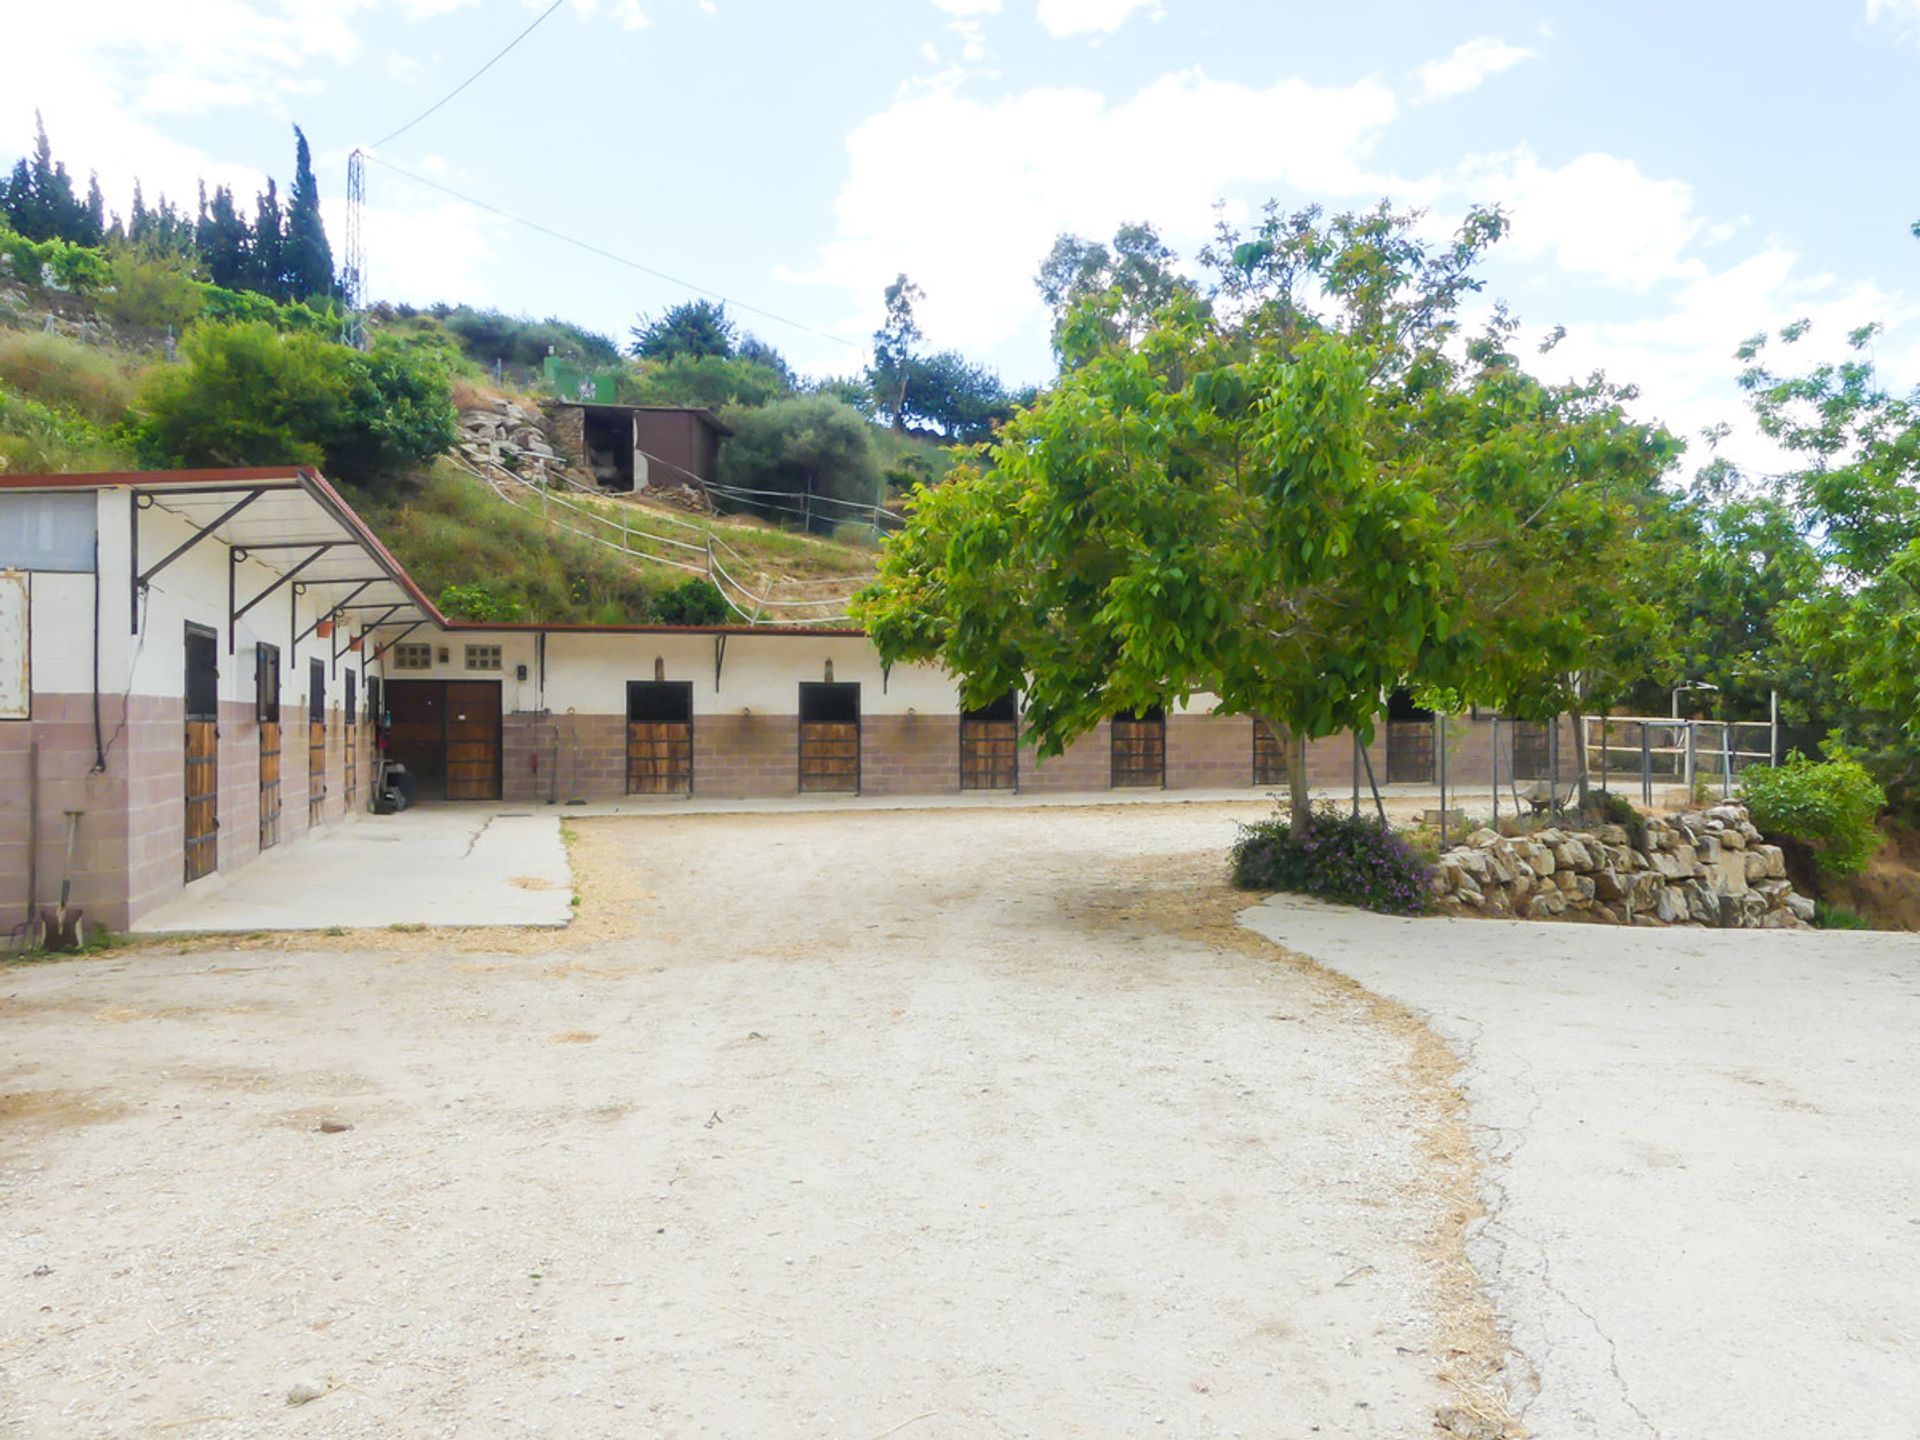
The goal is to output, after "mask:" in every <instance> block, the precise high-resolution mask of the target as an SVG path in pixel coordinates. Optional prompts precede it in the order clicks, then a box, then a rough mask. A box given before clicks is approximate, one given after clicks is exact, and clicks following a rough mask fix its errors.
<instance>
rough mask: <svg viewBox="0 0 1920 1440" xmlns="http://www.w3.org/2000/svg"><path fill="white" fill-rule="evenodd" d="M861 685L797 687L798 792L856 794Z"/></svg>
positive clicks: (817, 684) (858, 776) (858, 764)
mask: <svg viewBox="0 0 1920 1440" xmlns="http://www.w3.org/2000/svg"><path fill="white" fill-rule="evenodd" d="M859 789H860V686H859V685H858V684H857V683H856V684H834V683H832V682H830V681H829V682H826V683H812V684H803V685H801V687H800V793H801V794H803V795H807V794H814V793H823V792H837V793H846V792H852V793H856V794H857V793H858V792H859Z"/></svg>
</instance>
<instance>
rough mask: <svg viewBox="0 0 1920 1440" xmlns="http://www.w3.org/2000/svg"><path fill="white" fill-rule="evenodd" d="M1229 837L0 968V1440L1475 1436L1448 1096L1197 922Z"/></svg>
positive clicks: (1048, 841) (616, 870)
mask: <svg viewBox="0 0 1920 1440" xmlns="http://www.w3.org/2000/svg"><path fill="white" fill-rule="evenodd" d="M1257 808H1258V807H1249V806H1240V807H1223V806H1139V807H1130V808H1107V809H1084V810H1067V809H1051V810H1047V809H1035V810H1007V811H995V812H946V813H940V812H931V813H928V812H887V813H870V814H859V815H783V816H779V817H752V816H711V817H683V818H645V819H615V820H599V821H587V822H582V823H580V824H578V825H577V826H576V827H575V828H576V831H577V834H576V837H575V842H574V847H573V850H574V859H575V863H576V871H577V876H578V883H579V886H580V889H581V893H582V898H583V904H582V907H581V919H580V921H579V922H578V923H577V924H576V926H575V927H574V929H573V930H572V931H570V932H567V933H566V934H563V935H557V936H556V935H552V934H548V935H545V936H540V935H531V934H525V933H516V934H509V935H501V934H499V933H497V932H495V933H492V934H480V933H477V932H466V933H454V934H445V935H443V934H435V933H427V934H418V933H409V934H389V933H382V932H371V933H361V934H356V935H348V936H344V937H340V938H337V939H326V938H319V937H310V938H303V939H300V940H298V941H291V942H285V941H282V942H255V943H251V944H245V945H238V946H231V947H224V948H218V949H208V948H200V949H194V948H191V947H178V946H159V947H149V948H145V949H139V950H133V951H128V952H125V953H121V954H118V955H109V956H105V957H94V958H88V959H82V960H77V961H71V962H63V963H57V964H40V965H33V966H25V967H14V968H11V969H5V970H0V1434H5V1435H7V1436H9V1437H22V1440H25V1437H62V1440H65V1437H71V1436H80V1435H85V1436H89V1437H133V1436H140V1437H153V1436H158V1437H176V1436H177V1437H186V1440H195V1437H206V1436H228V1437H242V1436H244V1437H259V1436H301V1437H326V1436H380V1437H412V1436H455V1435H459V1436H481V1435H485V1436H507V1435H514V1436H551V1437H597V1436H621V1437H631V1436H712V1437H726V1436H738V1437H769V1436H784V1435H808V1436H847V1437H854V1440H879V1437H884V1436H900V1437H904V1440H920V1437H934V1436H939V1437H962V1436H978V1437H987V1436H993V1437H1000V1436H1041V1437H1054V1436H1073V1435H1079V1436H1100V1437H1110V1436H1135V1435H1139V1436H1194V1437H1198V1436H1248V1437H1252V1436H1260V1437H1268V1436H1289V1437H1291V1436H1299V1437H1304V1436H1307V1435H1309V1434H1311V1433H1313V1432H1315V1431H1316V1430H1317V1431H1318V1433H1320V1434H1322V1435H1328V1436H1332V1435H1339V1436H1378V1437H1424V1436H1430V1435H1432V1434H1433V1433H1434V1432H1433V1417H1434V1415H1435V1412H1436V1408H1437V1407H1445V1406H1455V1405H1461V1404H1463V1403H1464V1404H1466V1405H1468V1406H1471V1407H1478V1408H1481V1409H1484V1410H1487V1411H1488V1412H1489V1413H1493V1412H1497V1410H1498V1403H1497V1401H1493V1400H1489V1399H1485V1398H1475V1396H1476V1389H1475V1387H1476V1385H1477V1383H1478V1382H1480V1381H1483V1380H1485V1379H1486V1377H1487V1373H1488V1370H1489V1367H1490V1366H1491V1364H1492V1363H1493V1359H1494V1353H1495V1346H1494V1343H1493V1337H1492V1328H1491V1321H1490V1318H1489V1317H1488V1314H1487V1312H1486V1309H1485V1306H1484V1303H1483V1302H1482V1301H1481V1299H1480V1297H1479V1295H1478V1293H1477V1291H1476V1290H1475V1289H1474V1287H1473V1284H1472V1282H1471V1277H1470V1273H1469V1272H1468V1271H1467V1270H1466V1269H1465V1266H1464V1262H1463V1260H1462V1250H1461V1243H1460V1231H1461V1228H1462V1226H1463V1225H1464V1224H1465V1223H1466V1221H1467V1220H1468V1219H1469V1218H1470V1214H1469V1211H1468V1209H1467V1208H1466V1207H1467V1205H1468V1203H1469V1202H1468V1201H1466V1200H1465V1199H1463V1197H1467V1196H1471V1195H1472V1194H1473V1193H1474V1191H1475V1185H1474V1179H1473V1176H1472V1174H1471V1172H1470V1162H1469V1161H1468V1160H1467V1159H1466V1156H1467V1147H1466V1145H1465V1140H1464V1134H1465V1131H1464V1127H1463V1125H1462V1121H1461V1117H1460V1112H1459V1109H1458V1097H1457V1095H1456V1094H1455V1092H1454V1091H1453V1090H1452V1088H1451V1078H1450V1064H1449V1062H1448V1061H1447V1060H1446V1058H1445V1052H1444V1051H1441V1050H1439V1049H1438V1047H1437V1045H1436V1044H1435V1043H1434V1042H1433V1041H1432V1039H1431V1037H1430V1036H1427V1035H1426V1034H1425V1032H1424V1031H1422V1030H1421V1029H1420V1028H1419V1027H1417V1026H1415V1025H1413V1024H1412V1022H1410V1021H1409V1020H1408V1019H1407V1018H1406V1015H1405V1013H1404V1012H1400V1011H1397V1010H1395V1009H1394V1008H1393V1007H1391V1006H1389V1005H1387V1004H1386V1003H1385V1002H1381V1001H1377V1000H1374V999H1372V998H1371V997H1369V996H1367V995H1366V994H1365V992H1363V991H1360V990H1358V988H1357V987H1354V986H1352V985H1351V984H1350V982H1346V981H1343V980H1339V979H1337V978H1335V977H1332V976H1330V975H1328V974H1327V973H1325V972H1321V971H1319V970H1317V969H1315V968H1314V967H1312V966H1311V965H1309V964H1307V963H1305V962H1302V961H1297V960H1293V959H1291V958H1289V957H1288V956H1287V955H1286V954H1285V953H1284V952H1282V951H1281V950H1279V949H1278V948H1277V947H1273V946H1271V945H1269V944H1268V942H1266V941H1263V940H1258V939H1256V938H1254V937H1252V936H1250V935H1248V934H1247V933H1246V932H1244V931H1242V930H1241V929H1240V928H1239V927H1237V926H1235V925H1234V924H1233V923H1232V916H1233V911H1234V900H1233V897H1231V895H1230V894H1228V893H1227V892H1225V891H1224V890H1223V889H1222V888H1221V887H1220V885H1219V882H1218V878H1217V877H1218V873H1219V857H1220V855H1221V852H1222V850H1223V848H1224V846H1225V844H1226V843H1227V842H1228V840H1229V839H1230V838H1231V824H1230V821H1231V819H1232V818H1234V817H1235V816H1236V815H1239V816H1247V815H1249V814H1250V813H1251V812H1253V811H1254V810H1257ZM323 1124H324V1127H325V1128H323ZM340 1126H345V1127H349V1128H344V1129H342V1128H339V1127H340ZM1443 1377H1445V1378H1443ZM296 1386H305V1387H308V1388H309V1389H311V1390H312V1391H315V1392H318V1398H314V1399H312V1400H310V1401H309V1402H307V1403H305V1404H302V1405H299V1406H297V1407H296V1406H290V1405H289V1403H288V1401H289V1393H290V1391H292V1390H293V1389H294V1387H296ZM302 1393H305V1392H304V1391H303V1392H302ZM1461 1433H1472V1432H1471V1430H1470V1429H1468V1428H1464V1427H1463V1429H1462V1432H1461ZM1483 1433H1487V1434H1497V1433H1498V1431H1497V1430H1487V1431H1485V1432H1483Z"/></svg>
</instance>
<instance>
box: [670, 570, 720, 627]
mask: <svg viewBox="0 0 1920 1440" xmlns="http://www.w3.org/2000/svg"><path fill="white" fill-rule="evenodd" d="M653 618H654V619H655V620H657V621H659V623H660V624H662V625H724V624H726V623H727V622H728V621H729V620H732V619H733V618H734V614H733V611H732V610H730V609H729V608H728V607H727V602H726V599H725V597H723V596H722V595H721V594H720V590H719V587H718V586H716V585H715V584H714V583H713V582H712V581H711V580H702V579H701V578H700V577H699V576H698V575H690V576H688V577H687V578H686V579H685V580H682V581H681V582H680V583H679V584H678V585H675V586H673V587H672V588H671V589H668V590H663V591H662V592H661V593H660V595H659V597H658V598H657V599H656V600H655V601H654V602H653Z"/></svg>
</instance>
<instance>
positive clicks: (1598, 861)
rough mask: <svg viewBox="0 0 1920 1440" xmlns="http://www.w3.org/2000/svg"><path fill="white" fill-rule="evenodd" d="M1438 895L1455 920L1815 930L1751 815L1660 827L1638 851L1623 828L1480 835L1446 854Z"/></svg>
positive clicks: (1650, 827) (1692, 818)
mask: <svg viewBox="0 0 1920 1440" xmlns="http://www.w3.org/2000/svg"><path fill="white" fill-rule="evenodd" d="M1431 883H1432V885H1433V890H1434V894H1435V895H1436V896H1437V897H1438V900H1439V904H1440V908H1441V909H1443V910H1447V911H1450V912H1452V913H1454V914H1457V915H1469V914H1476V915H1510V916H1517V917H1520V918H1522V919H1527V920H1586V921H1592V922H1595V923H1598V924H1604V925H1701V926H1715V927H1718V928H1722V929H1749V930H1779V929H1793V928H1797V927H1799V926H1803V925H1806V924H1807V923H1809V922H1810V921H1811V920H1812V919H1813V902H1812V901H1811V900H1809V899H1807V897H1806V896H1804V895H1800V894H1797V893H1795V891H1794V888H1793V885H1792V882H1790V881H1789V880H1788V879H1787V867H1786V859H1785V857H1784V856H1783V855H1782V854H1781V852H1780V847H1779V846H1777V845H1768V844H1765V843H1764V842H1763V841H1762V839H1761V836H1760V832H1759V831H1758V830H1757V829H1755V828H1754V825H1753V822H1752V821H1751V820H1750V819H1749V818H1748V816H1747V812H1746V809H1745V807H1743V806H1740V805H1716V806H1714V807H1713V808H1712V809H1710V810H1695V811H1688V812H1687V813H1686V814H1684V815H1674V816H1665V817H1656V818H1651V819H1649V820H1647V821H1646V825H1645V830H1644V833H1643V834H1642V835H1641V836H1640V837H1639V839H1638V841H1637V842H1636V840H1635V839H1634V837H1632V836H1630V835H1629V833H1628V831H1627V829H1626V827H1625V826H1622V825H1602V826H1600V827H1599V828H1598V829H1596V830H1592V831H1585V830H1568V829H1559V828H1552V829H1545V830H1536V831H1534V832H1533V833H1532V834H1529V835H1511V836H1509V835H1499V834H1496V833H1495V832H1494V831H1492V830H1476V831H1474V832H1473V834H1471V835H1469V836H1468V837H1467V839H1466V841H1465V843H1464V844H1461V845H1457V846H1455V847H1454V848H1453V849H1451V850H1448V851H1447V852H1446V853H1445V854H1443V855H1441V857H1440V859H1439V861H1438V862H1437V863H1436V864H1435V866H1434V869H1433V878H1432V882H1431Z"/></svg>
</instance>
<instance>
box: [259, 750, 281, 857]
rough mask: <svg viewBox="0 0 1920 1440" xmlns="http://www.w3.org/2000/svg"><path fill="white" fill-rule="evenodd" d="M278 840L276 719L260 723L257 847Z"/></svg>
mask: <svg viewBox="0 0 1920 1440" xmlns="http://www.w3.org/2000/svg"><path fill="white" fill-rule="evenodd" d="M279 843H280V722H279V721H278V720H268V721H265V722H263V723H262V724H261V726H260V848H261V849H262V850H270V849H272V848H273V847H274V846H275V845H278V844H279Z"/></svg>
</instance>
